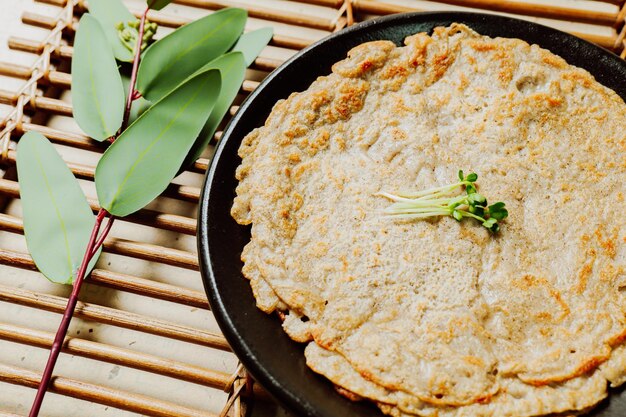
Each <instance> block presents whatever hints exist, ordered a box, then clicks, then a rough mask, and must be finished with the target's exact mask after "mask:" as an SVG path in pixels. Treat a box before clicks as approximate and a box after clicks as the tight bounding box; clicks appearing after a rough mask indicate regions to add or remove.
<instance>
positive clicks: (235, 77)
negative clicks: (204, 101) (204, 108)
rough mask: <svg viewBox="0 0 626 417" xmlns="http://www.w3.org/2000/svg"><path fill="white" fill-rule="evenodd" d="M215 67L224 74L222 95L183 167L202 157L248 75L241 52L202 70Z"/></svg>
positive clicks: (222, 57) (212, 62) (223, 57)
mask: <svg viewBox="0 0 626 417" xmlns="http://www.w3.org/2000/svg"><path fill="white" fill-rule="evenodd" d="M211 68H215V69H218V70H219V71H220V74H221V75H222V89H221V91H220V96H219V97H218V99H217V102H216V103H215V107H213V110H212V111H211V115H210V116H209V118H208V120H207V121H206V123H205V124H204V127H203V128H202V131H201V132H200V134H199V135H198V138H197V139H196V141H195V143H194V144H193V146H192V148H191V150H190V151H189V154H188V155H187V158H185V162H184V163H183V165H182V167H181V169H183V168H185V167H187V166H189V165H191V164H193V163H194V162H195V161H196V159H198V158H199V157H200V155H201V154H202V152H203V151H204V149H205V148H206V147H207V145H208V144H209V142H210V141H211V138H213V135H214V134H215V131H216V130H217V127H218V126H219V124H220V122H221V121H222V119H223V118H224V116H225V115H226V113H227V112H228V109H229V108H230V105H231V104H232V102H233V100H234V99H235V97H236V96H237V93H238V92H239V88H240V87H241V83H243V80H244V78H245V75H246V63H245V61H244V57H243V54H242V53H241V52H229V53H227V54H225V55H222V56H221V57H219V58H217V59H215V60H213V61H211V62H209V63H208V64H207V65H205V66H204V67H203V68H202V71H206V70H208V69H211Z"/></svg>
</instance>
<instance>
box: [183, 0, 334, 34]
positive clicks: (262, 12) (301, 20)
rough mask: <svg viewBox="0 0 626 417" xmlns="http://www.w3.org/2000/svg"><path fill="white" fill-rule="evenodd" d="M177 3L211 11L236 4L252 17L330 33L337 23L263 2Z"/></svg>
mask: <svg viewBox="0 0 626 417" xmlns="http://www.w3.org/2000/svg"><path fill="white" fill-rule="evenodd" d="M176 3H178V4H184V5H186V6H193V7H199V8H203V9H211V10H218V9H223V8H226V7H232V5H233V3H235V4H236V6H237V7H242V8H244V9H246V10H248V15H249V16H250V17H255V18H258V19H266V20H272V21H274V22H281V23H288V24H290V25H295V26H302V27H308V28H313V29H321V30H328V31H332V30H334V29H335V24H336V21H333V20H326V19H321V18H319V17H311V16H309V15H306V14H304V13H293V12H289V11H284V10H277V9H273V8H269V7H264V6H262V5H261V2H259V4H258V5H256V4H255V5H254V6H251V5H248V4H237V3H236V2H232V1H230V2H229V1H209V0H177V1H176Z"/></svg>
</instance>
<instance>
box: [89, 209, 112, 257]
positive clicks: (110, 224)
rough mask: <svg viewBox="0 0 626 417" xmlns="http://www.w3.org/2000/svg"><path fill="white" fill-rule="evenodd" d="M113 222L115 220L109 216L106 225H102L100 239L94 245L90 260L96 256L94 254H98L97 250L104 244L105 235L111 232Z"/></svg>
mask: <svg viewBox="0 0 626 417" xmlns="http://www.w3.org/2000/svg"><path fill="white" fill-rule="evenodd" d="M114 220H115V217H113V216H110V215H109V221H108V222H107V224H105V225H104V229H103V230H102V233H100V237H99V238H98V240H97V242H96V243H95V245H94V247H93V251H92V252H91V254H90V255H89V257H90V258H93V257H94V256H96V253H98V249H99V248H100V246H102V244H103V243H104V239H106V237H107V235H108V234H109V231H110V230H111V226H113V221H114Z"/></svg>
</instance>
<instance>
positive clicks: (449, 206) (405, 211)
mask: <svg viewBox="0 0 626 417" xmlns="http://www.w3.org/2000/svg"><path fill="white" fill-rule="evenodd" d="M477 179H478V175H476V174H475V173H471V174H468V175H467V176H465V175H463V171H459V182H456V183H454V184H450V185H445V186H443V187H436V188H429V189H427V190H423V191H418V192H410V193H399V194H391V193H387V192H381V193H379V194H378V195H380V196H383V197H386V198H388V199H389V200H391V201H393V202H394V203H393V204H392V205H390V206H389V207H387V208H386V209H385V210H384V211H383V212H384V213H385V214H388V215H389V216H390V217H394V218H402V219H424V218H428V217H435V216H452V217H454V218H455V219H456V220H458V221H461V219H463V218H464V217H470V218H473V219H476V220H478V221H479V222H480V223H481V224H482V225H483V226H485V227H486V228H487V229H489V230H491V231H492V232H494V233H495V232H497V231H498V230H499V227H500V226H499V225H498V220H503V219H505V218H506V217H507V216H508V215H509V213H508V211H507V210H506V208H504V203H502V202H497V203H495V204H492V205H490V206H488V205H487V199H486V198H485V197H484V196H483V195H482V194H479V193H478V192H477V191H476V185H475V182H476V180H477ZM462 187H464V188H465V191H466V194H464V195H451V194H452V193H453V192H454V191H456V190H458V189H460V188H462Z"/></svg>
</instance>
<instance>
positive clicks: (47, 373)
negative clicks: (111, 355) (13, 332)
mask: <svg viewBox="0 0 626 417" xmlns="http://www.w3.org/2000/svg"><path fill="white" fill-rule="evenodd" d="M148 10H150V9H146V10H145V11H144V13H143V15H142V16H141V21H140V23H139V37H138V38H137V46H136V47H135V58H134V60H133V70H132V73H131V76H130V85H129V87H128V90H129V91H128V99H127V100H126V107H125V109H124V119H123V121H122V127H121V128H120V131H119V133H121V132H123V131H124V129H126V126H127V125H128V117H129V115H130V108H131V106H132V104H133V101H134V100H137V99H138V98H140V97H141V93H139V91H136V90H135V84H136V83H137V70H138V68H139V61H140V60H141V43H142V41H143V33H144V27H145V23H146V16H147V14H148ZM119 133H118V135H119ZM116 136H117V135H116ZM116 136H111V137H110V138H109V139H108V141H109V142H111V143H113V142H114V141H115V139H117V137H116ZM105 217H108V218H109V221H108V222H107V223H106V225H105V226H104V229H103V231H102V233H101V234H100V236H98V232H99V231H100V226H101V225H102V221H103V220H104V218H105ZM114 220H115V218H114V217H113V216H111V215H110V213H109V212H108V211H106V210H105V209H102V208H101V209H100V210H99V211H98V214H97V216H96V223H95V224H94V226H93V229H92V231H91V236H90V237H89V242H88V243H87V249H86V250H85V256H84V257H83V261H82V263H81V265H80V268H79V269H78V272H77V273H76V279H75V280H74V286H73V289H72V293H71V294H70V298H69V299H68V300H67V306H66V307H65V312H64V313H63V318H62V319H61V324H60V325H59V329H58V330H57V333H56V336H55V337H54V342H53V343H52V347H51V348H50V355H49V356H48V362H46V367H45V369H44V371H43V375H42V377H41V382H40V383H39V387H38V388H37V395H35V400H34V401H33V406H32V408H31V410H30V414H29V415H28V416H29V417H37V416H38V415H39V410H40V409H41V405H42V403H43V398H44V396H45V395H46V391H47V389H48V385H49V384H50V380H51V378H52V372H53V371H54V366H55V365H56V362H57V359H58V358H59V353H61V348H62V347H63V342H64V341H65V335H66V334H67V329H68V327H69V325H70V321H71V320H72V316H73V315H74V310H75V309H76V303H77V302H78V294H79V293H80V287H81V285H82V284H83V281H84V279H85V273H86V272H87V267H88V266H89V261H91V259H92V258H93V257H94V256H95V255H96V253H98V249H99V248H100V246H102V244H103V243H104V239H105V238H106V237H107V235H108V234H109V231H110V230H111V226H113V221H114Z"/></svg>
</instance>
